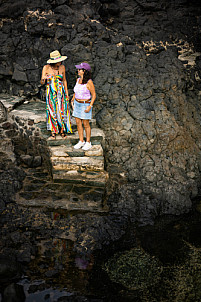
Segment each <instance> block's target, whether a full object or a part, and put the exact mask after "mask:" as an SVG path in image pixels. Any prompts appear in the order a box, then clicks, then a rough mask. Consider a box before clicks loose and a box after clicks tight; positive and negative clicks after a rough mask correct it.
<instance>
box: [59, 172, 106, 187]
mask: <svg viewBox="0 0 201 302" xmlns="http://www.w3.org/2000/svg"><path fill="white" fill-rule="evenodd" d="M107 179H108V173H107V172H106V171H99V172H96V171H76V170H69V171H58V170H54V171H53V180H54V183H68V184H85V185H88V186H95V187H105V183H106V181H107Z"/></svg>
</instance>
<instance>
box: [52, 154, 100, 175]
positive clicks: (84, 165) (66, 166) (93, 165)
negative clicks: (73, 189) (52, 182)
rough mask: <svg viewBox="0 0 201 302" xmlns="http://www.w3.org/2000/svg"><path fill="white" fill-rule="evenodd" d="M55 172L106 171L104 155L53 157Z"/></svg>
mask: <svg viewBox="0 0 201 302" xmlns="http://www.w3.org/2000/svg"><path fill="white" fill-rule="evenodd" d="M51 162H52V168H53V173H54V171H55V170H57V171H58V170H59V171H70V170H80V171H104V157H103V156H93V157H89V156H84V157H66V156H65V157H64V156H52V157H51Z"/></svg>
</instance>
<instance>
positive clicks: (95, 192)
mask: <svg viewBox="0 0 201 302" xmlns="http://www.w3.org/2000/svg"><path fill="white" fill-rule="evenodd" d="M2 99H3V101H4V105H5V106H6V107H7V109H8V108H9V109H8V110H9V111H11V113H12V114H14V115H15V116H18V117H19V118H20V119H22V120H27V117H28V119H29V120H32V121H33V122H34V126H37V127H38V128H39V129H40V136H41V137H42V138H43V139H45V140H46V141H47V144H48V148H49V154H50V162H51V173H49V171H48V169H47V167H44V166H42V167H38V168H27V169H26V178H25V180H24V183H23V188H22V189H21V191H20V192H19V193H18V194H17V196H16V200H17V202H18V203H19V204H20V205H22V206H33V207H43V208H46V209H50V210H68V211H70V212H83V211H84V212H96V213H105V212H107V211H108V208H107V205H106V204H105V201H104V195H105V185H106V182H107V179H108V173H107V172H106V171H105V170H104V156H103V146H104V140H105V137H104V133H103V131H102V130H101V129H100V128H98V127H97V125H96V120H95V119H92V120H91V128H92V133H91V142H92V148H91V149H90V150H88V151H83V150H82V149H79V150H75V149H74V148H73V145H75V144H76V143H77V142H78V140H79V137H78V132H77V127H76V124H75V119H74V118H72V128H73V131H74V133H73V134H70V135H67V138H66V139H63V138H62V137H61V136H60V135H57V137H56V140H53V139H51V138H50V132H49V131H47V130H46V121H45V103H44V102H41V101H40V100H38V102H37V101H34V102H31V101H30V102H26V101H24V99H23V100H22V99H20V98H18V99H17V98H13V97H11V98H10V99H9V98H2Z"/></svg>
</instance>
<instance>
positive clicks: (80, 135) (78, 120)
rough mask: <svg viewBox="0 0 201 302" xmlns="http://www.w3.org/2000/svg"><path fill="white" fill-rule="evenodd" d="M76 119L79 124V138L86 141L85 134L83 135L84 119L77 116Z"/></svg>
mask: <svg viewBox="0 0 201 302" xmlns="http://www.w3.org/2000/svg"><path fill="white" fill-rule="evenodd" d="M75 120H76V124H77V130H78V135H79V139H80V141H81V142H83V141H84V135H83V127H82V120H81V119H80V118H78V117H76V118H75Z"/></svg>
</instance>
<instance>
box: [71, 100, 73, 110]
mask: <svg viewBox="0 0 201 302" xmlns="http://www.w3.org/2000/svg"><path fill="white" fill-rule="evenodd" d="M71 106H72V108H73V110H74V101H71Z"/></svg>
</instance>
